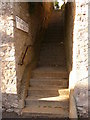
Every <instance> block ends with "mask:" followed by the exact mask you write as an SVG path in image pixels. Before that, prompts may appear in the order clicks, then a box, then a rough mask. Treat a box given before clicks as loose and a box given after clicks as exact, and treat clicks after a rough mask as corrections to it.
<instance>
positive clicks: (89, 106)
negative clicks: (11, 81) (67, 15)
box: [88, 2, 90, 117]
mask: <svg viewBox="0 0 90 120" xmlns="http://www.w3.org/2000/svg"><path fill="white" fill-rule="evenodd" d="M89 101H90V2H89V3H88V117H90V103H89Z"/></svg>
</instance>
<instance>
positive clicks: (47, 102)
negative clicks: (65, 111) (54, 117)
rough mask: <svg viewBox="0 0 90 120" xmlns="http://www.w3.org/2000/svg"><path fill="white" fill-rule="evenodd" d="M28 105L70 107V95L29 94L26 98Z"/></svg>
mask: <svg viewBox="0 0 90 120" xmlns="http://www.w3.org/2000/svg"><path fill="white" fill-rule="evenodd" d="M25 103H26V106H30V107H32V106H33V105H35V106H46V107H48V106H51V107H61V108H68V107H69V96H68V95H62V96H52V95H47V96H45V95H43V96H40V95H39V96H35V95H34V96H28V97H27V98H26V100H25Z"/></svg>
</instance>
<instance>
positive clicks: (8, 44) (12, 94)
mask: <svg viewBox="0 0 90 120" xmlns="http://www.w3.org/2000/svg"><path fill="white" fill-rule="evenodd" d="M0 21H1V22H0V26H1V27H0V34H1V44H0V49H1V53H0V57H1V58H2V66H1V67H2V74H1V80H2V93H3V94H2V95H3V96H2V98H3V107H4V108H8V110H7V109H6V110H7V111H11V109H9V108H10V107H11V108H12V109H13V107H17V103H18V101H17V96H16V94H17V88H16V63H15V45H14V24H13V4H12V3H11V4H9V3H1V2H0ZM5 93H6V94H5ZM14 100H15V103H14V102H13V101H14ZM9 102H12V104H10V103H9Z"/></svg>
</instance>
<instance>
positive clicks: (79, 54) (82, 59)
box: [74, 2, 88, 117]
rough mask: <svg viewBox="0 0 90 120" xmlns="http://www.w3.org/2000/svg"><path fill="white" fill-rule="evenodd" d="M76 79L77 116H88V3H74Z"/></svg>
mask: <svg viewBox="0 0 90 120" xmlns="http://www.w3.org/2000/svg"><path fill="white" fill-rule="evenodd" d="M75 17H76V18H75V26H76V34H75V35H76V40H77V49H76V79H77V83H76V85H75V89H74V96H75V99H76V103H77V109H78V115H79V117H88V3H86V2H78V3H76V15H75Z"/></svg>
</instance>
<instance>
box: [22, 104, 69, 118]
mask: <svg viewBox="0 0 90 120" xmlns="http://www.w3.org/2000/svg"><path fill="white" fill-rule="evenodd" d="M68 111H69V110H67V109H63V108H59V107H56V108H55V107H54V108H53V107H43V106H35V105H34V106H32V107H25V108H24V109H23V110H22V115H23V116H24V117H25V118H26V117H31V116H34V117H43V118H44V117H47V118H68V117H69V112H68Z"/></svg>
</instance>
